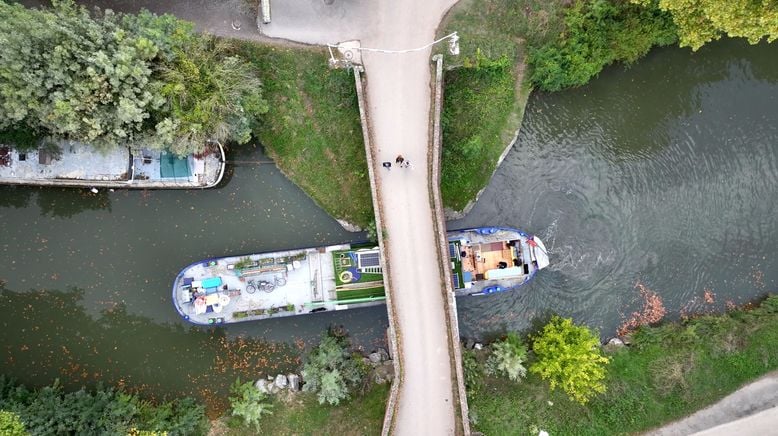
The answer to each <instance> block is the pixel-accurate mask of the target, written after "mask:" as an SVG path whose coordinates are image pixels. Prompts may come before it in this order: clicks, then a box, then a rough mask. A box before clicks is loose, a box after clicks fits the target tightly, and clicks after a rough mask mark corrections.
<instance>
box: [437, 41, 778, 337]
mask: <svg viewBox="0 0 778 436" xmlns="http://www.w3.org/2000/svg"><path fill="white" fill-rule="evenodd" d="M777 215H778V45H776V44H772V45H759V46H749V45H748V44H745V43H743V42H740V41H732V40H730V41H722V42H719V43H716V44H711V45H710V46H706V47H704V48H703V49H701V50H699V52H697V53H694V54H692V53H691V52H690V51H689V50H682V49H678V48H665V49H661V50H656V51H653V52H652V53H651V54H650V55H649V56H648V57H647V58H645V59H644V60H641V61H640V62H639V63H638V64H637V65H636V66H634V67H633V68H632V69H629V70H627V71H625V70H624V69H623V67H614V68H610V69H608V70H606V71H604V72H603V73H602V74H600V76H599V78H597V79H596V80H594V81H592V82H591V83H590V84H589V85H588V86H584V87H581V88H578V89H574V90H571V91H566V92H561V93H555V94H542V93H536V94H534V95H533V96H532V97H531V99H530V103H529V106H528V108H527V112H526V117H525V120H524V125H523V128H522V131H521V132H520V135H519V140H518V143H517V144H516V145H515V146H514V148H513V150H512V151H511V153H510V154H509V155H508V156H507V158H506V160H505V162H504V163H503V164H502V166H501V167H500V169H499V170H498V171H497V174H496V175H495V177H494V179H493V180H492V182H491V184H490V185H489V187H488V188H487V189H486V191H485V192H484V194H483V196H482V197H481V199H480V201H479V202H478V204H477V205H476V207H475V208H474V209H473V211H472V212H471V213H470V215H469V216H468V217H466V218H465V219H464V220H461V221H457V222H455V223H451V224H450V225H453V226H455V227H464V226H473V225H483V224H487V223H488V224H509V225H514V226H518V227H521V228H524V229H526V230H527V231H529V232H533V233H536V234H538V235H539V236H540V237H541V238H542V239H543V241H545V243H546V246H547V247H548V249H549V251H550V255H551V262H552V264H551V266H550V267H549V268H548V269H547V270H544V271H542V272H541V273H540V274H538V276H537V279H536V280H535V281H534V282H533V283H532V284H531V285H530V286H529V287H526V288H524V289H523V290H521V291H520V292H514V293H510V294H505V295H497V296H494V297H491V298H470V299H462V300H460V303H459V311H460V319H461V323H462V334H463V335H470V336H487V337H488V336H491V335H493V334H498V333H500V332H502V331H504V330H505V329H518V330H521V329H526V328H528V327H530V326H531V325H532V324H533V320H542V319H544V318H545V317H547V316H548V315H549V314H550V313H553V312H556V313H559V314H562V315H565V316H572V317H573V318H575V319H576V320H578V321H582V322H586V323H587V324H589V325H590V326H592V327H595V328H598V329H599V330H600V332H601V335H602V336H603V337H608V336H613V335H614V334H615V332H616V330H617V328H618V327H619V326H620V325H622V324H623V323H625V322H627V320H628V319H629V318H631V315H632V314H633V313H634V312H636V311H637V312H640V311H642V308H643V305H644V302H645V295H648V296H650V295H652V294H653V295H657V296H658V297H659V298H661V299H662V301H663V304H664V308H665V310H666V312H667V315H666V316H667V317H669V318H678V317H679V316H682V315H692V314H695V313H703V312H711V311H714V312H719V311H723V310H726V308H727V306H731V305H733V304H735V305H739V304H743V303H746V302H749V301H752V300H753V299H755V298H759V297H760V296H763V295H764V294H765V293H767V292H769V291H773V292H775V291H776V280H777V279H778V258H776V254H777V253H778V217H777ZM641 290H642V291H643V294H644V295H643V296H642V295H641V292H640V291H641Z"/></svg>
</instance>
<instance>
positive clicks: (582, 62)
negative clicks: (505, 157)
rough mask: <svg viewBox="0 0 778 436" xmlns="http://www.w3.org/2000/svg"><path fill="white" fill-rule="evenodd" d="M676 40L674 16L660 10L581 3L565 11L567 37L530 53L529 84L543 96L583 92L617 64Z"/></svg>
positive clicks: (605, 1)
mask: <svg viewBox="0 0 778 436" xmlns="http://www.w3.org/2000/svg"><path fill="white" fill-rule="evenodd" d="M676 40H677V36H676V29H675V25H674V24H673V21H672V19H671V17H670V14H668V13H666V12H663V11H660V10H659V9H658V8H656V6H653V7H651V6H650V4H646V7H642V6H638V5H635V4H630V3H626V2H620V1H611V0H577V1H576V2H575V3H573V5H572V6H570V7H569V8H567V9H566V10H565V31H564V33H563V34H561V35H560V37H559V38H558V39H557V40H556V41H553V42H551V43H549V44H546V45H544V46H541V47H537V48H531V49H530V52H529V57H528V62H529V64H530V66H531V67H532V70H531V76H530V77H531V79H532V82H533V83H534V84H536V85H537V86H538V87H540V88H541V89H543V90H545V91H559V90H560V89H563V88H567V87H570V86H580V85H583V84H585V83H587V82H588V81H589V80H591V79H592V77H594V76H596V75H597V74H599V72H600V71H602V69H603V67H605V66H606V65H609V64H611V63H613V62H616V61H622V62H624V63H626V64H631V63H633V62H635V61H636V60H637V59H639V58H640V57H641V56H643V55H645V54H646V53H648V51H649V50H650V49H651V47H653V46H654V45H660V46H661V45H668V44H671V43H674V42H675V41H676Z"/></svg>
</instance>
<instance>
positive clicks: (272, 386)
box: [268, 383, 281, 395]
mask: <svg viewBox="0 0 778 436" xmlns="http://www.w3.org/2000/svg"><path fill="white" fill-rule="evenodd" d="M268 390H269V392H268V393H269V394H270V395H275V394H277V393H278V392H279V391H280V390H281V388H279V387H278V386H276V384H275V383H271V384H270V385H268Z"/></svg>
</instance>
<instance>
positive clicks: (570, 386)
mask: <svg viewBox="0 0 778 436" xmlns="http://www.w3.org/2000/svg"><path fill="white" fill-rule="evenodd" d="M532 349H533V351H534V352H535V355H536V356H537V358H538V360H537V362H535V363H533V364H532V365H531V366H530V368H529V370H530V372H532V373H534V374H538V375H539V376H540V377H541V378H543V379H548V380H549V381H550V383H551V389H552V390H553V389H555V388H556V387H557V386H560V387H561V388H562V390H564V391H565V392H566V393H567V395H568V397H570V399H571V400H573V401H577V402H579V403H581V404H586V403H587V402H588V401H589V399H591V397H593V396H594V395H596V394H598V393H603V392H605V385H604V384H603V379H604V378H605V365H606V364H607V363H608V362H609V359H608V358H607V357H605V356H603V355H602V352H601V351H600V341H599V338H598V337H597V336H596V335H595V334H594V333H593V332H592V331H591V330H589V329H588V328H587V327H584V326H576V325H575V324H573V320H571V319H569V318H560V317H559V316H554V317H553V318H552V319H551V321H550V322H549V323H548V324H546V326H545V327H543V331H542V332H541V334H540V336H538V337H537V338H535V340H534V342H533V345H532Z"/></svg>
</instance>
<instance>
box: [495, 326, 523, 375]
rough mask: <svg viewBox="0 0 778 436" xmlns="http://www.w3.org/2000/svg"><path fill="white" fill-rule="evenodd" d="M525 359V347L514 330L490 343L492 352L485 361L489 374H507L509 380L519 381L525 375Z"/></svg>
mask: <svg viewBox="0 0 778 436" xmlns="http://www.w3.org/2000/svg"><path fill="white" fill-rule="evenodd" d="M526 360H527V347H526V346H525V345H524V343H523V342H522V341H521V339H520V338H519V336H518V335H516V333H514V332H510V333H508V335H507V336H506V337H505V339H503V340H501V341H497V342H495V343H493V344H492V354H491V355H490V356H489V359H488V360H487V361H486V368H487V371H489V373H490V374H504V375H507V376H508V378H509V379H510V380H511V381H519V379H521V378H522V377H524V376H525V375H527V369H526V368H525V367H524V362H525V361H526Z"/></svg>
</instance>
